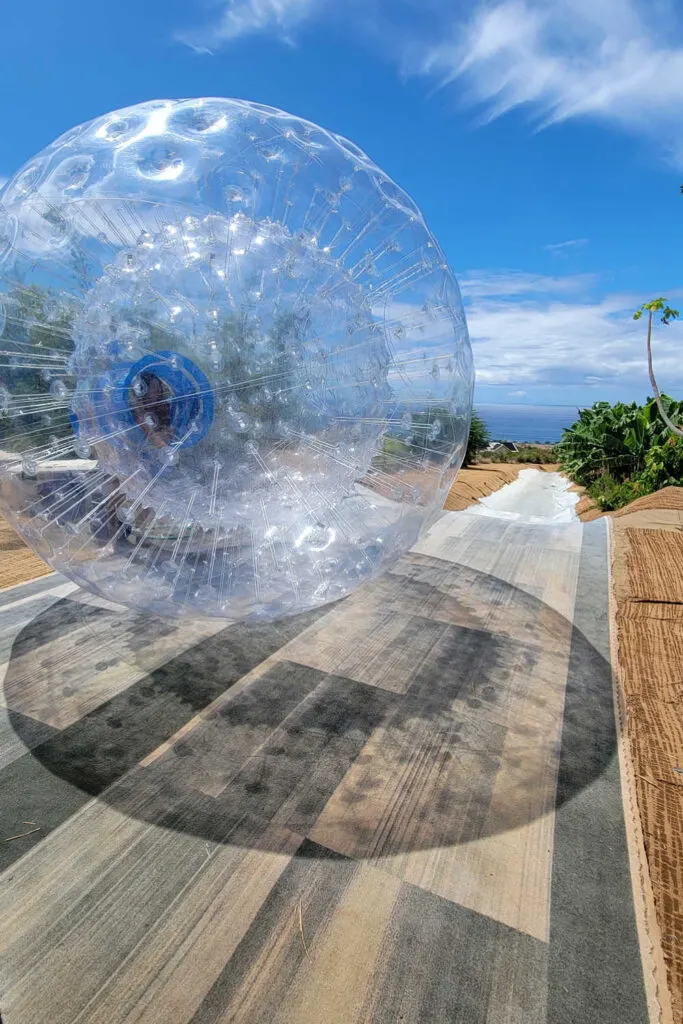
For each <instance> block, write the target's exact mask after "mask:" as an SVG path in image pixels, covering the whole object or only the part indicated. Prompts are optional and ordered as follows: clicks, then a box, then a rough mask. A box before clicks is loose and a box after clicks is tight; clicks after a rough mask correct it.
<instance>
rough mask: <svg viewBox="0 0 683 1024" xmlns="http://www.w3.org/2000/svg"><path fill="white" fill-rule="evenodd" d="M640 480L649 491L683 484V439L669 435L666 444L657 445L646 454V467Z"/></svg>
mask: <svg viewBox="0 0 683 1024" xmlns="http://www.w3.org/2000/svg"><path fill="white" fill-rule="evenodd" d="M640 481H641V483H642V485H643V487H646V488H647V491H648V492H651V491H658V490H660V488H662V487H677V486H681V484H683V439H682V438H680V437H669V438H668V439H667V440H666V441H665V442H664V444H658V445H655V446H654V447H653V448H651V449H650V451H649V452H648V453H647V455H646V456H645V469H644V470H643V472H642V473H641V474H640Z"/></svg>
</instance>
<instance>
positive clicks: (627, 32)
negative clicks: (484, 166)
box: [421, 0, 683, 159]
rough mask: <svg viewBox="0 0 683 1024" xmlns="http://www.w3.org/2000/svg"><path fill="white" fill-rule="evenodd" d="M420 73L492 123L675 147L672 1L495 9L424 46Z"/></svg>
mask: <svg viewBox="0 0 683 1024" xmlns="http://www.w3.org/2000/svg"><path fill="white" fill-rule="evenodd" d="M421 70H422V71H423V72H424V73H426V74H429V75H433V76H436V77H437V78H438V79H439V81H440V84H442V85H447V84H449V83H451V82H454V81H455V80H456V79H461V80H462V81H463V82H464V83H465V84H466V86H467V87H468V89H469V101H470V102H474V103H477V104H481V106H482V108H483V111H484V119H485V120H492V119H493V118H496V117H499V116H500V115H502V114H505V113H507V112H508V111H510V110H512V109H514V108H516V107H526V108H527V109H529V111H530V113H531V116H532V118H533V119H534V121H535V122H536V123H537V124H538V125H539V127H546V126H548V125H550V124H553V123H555V122H558V121H564V120H567V119H568V118H572V117H580V116H584V117H591V118H594V119H600V120H603V121H610V122H612V123H616V124H618V125H620V126H622V127H624V128H627V129H631V130H637V131H640V132H643V133H645V134H646V135H652V134H654V133H661V132H666V130H667V129H671V130H672V131H673V132H674V136H673V141H672V142H671V141H669V142H667V143H665V145H666V146H668V148H669V151H670V153H671V154H672V155H676V156H677V157H678V159H682V158H683V146H681V143H680V141H679V137H678V136H679V133H678V125H679V123H680V97H681V95H682V94H683V45H682V44H681V33H680V26H679V25H678V23H677V15H676V10H675V7H674V3H673V0H671V2H667V0H649V2H646V0H599V2H595V0H554V2H553V3H551V4H548V3H546V2H544V0H502V2H500V3H494V4H492V5H490V4H487V5H482V6H480V7H477V8H476V9H475V10H474V12H473V14H472V16H471V18H470V19H469V21H468V23H467V24H466V25H465V26H464V27H463V26H462V25H460V26H455V27H454V28H453V30H452V32H451V34H450V36H445V37H444V38H443V40H441V41H440V42H438V43H436V44H435V45H433V46H431V47H429V48H428V49H427V51H426V53H425V55H424V58H423V61H422V65H421Z"/></svg>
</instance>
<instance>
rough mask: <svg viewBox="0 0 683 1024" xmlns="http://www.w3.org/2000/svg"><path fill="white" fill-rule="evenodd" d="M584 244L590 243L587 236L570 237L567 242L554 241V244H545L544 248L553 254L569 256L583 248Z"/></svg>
mask: <svg viewBox="0 0 683 1024" xmlns="http://www.w3.org/2000/svg"><path fill="white" fill-rule="evenodd" d="M584 245H588V239H587V238H570V239H569V240H568V241H566V242H553V244H552V245H545V246H543V248H544V249H545V250H546V252H551V253H552V254H553V256H567V255H568V254H569V253H571V252H574V251H575V250H576V249H583V247H584Z"/></svg>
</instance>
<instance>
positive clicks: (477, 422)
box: [463, 412, 491, 466]
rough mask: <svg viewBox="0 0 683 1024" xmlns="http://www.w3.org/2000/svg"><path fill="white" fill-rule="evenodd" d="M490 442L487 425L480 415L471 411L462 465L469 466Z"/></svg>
mask: <svg viewBox="0 0 683 1024" xmlns="http://www.w3.org/2000/svg"><path fill="white" fill-rule="evenodd" d="M490 443H491V435H490V434H489V430H488V427H487V426H486V424H485V423H484V421H483V419H482V418H481V416H479V415H477V413H476V412H473V413H472V422H471V424H470V433H469V437H468V438H467V450H466V452H465V458H464V461H463V466H471V465H472V463H473V462H474V461H475V460H476V458H477V456H478V455H479V453H480V452H482V451H483V450H484V449H485V448H486V447H487V445H489V444H490Z"/></svg>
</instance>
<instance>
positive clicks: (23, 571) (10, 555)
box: [0, 516, 52, 589]
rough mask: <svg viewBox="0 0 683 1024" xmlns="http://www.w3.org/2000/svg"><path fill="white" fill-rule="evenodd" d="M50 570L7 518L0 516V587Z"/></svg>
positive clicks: (32, 577) (29, 578)
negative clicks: (15, 530)
mask: <svg viewBox="0 0 683 1024" xmlns="http://www.w3.org/2000/svg"><path fill="white" fill-rule="evenodd" d="M50 572H52V569H51V568H50V566H49V565H46V564H45V562H44V561H43V560H42V558H38V555H34V553H33V552H32V551H31V549H30V548H28V547H27V546H26V544H24V542H23V540H22V539H21V537H19V535H18V534H17V533H15V532H14V530H13V529H12V527H11V526H10V525H9V523H8V522H7V520H6V519H3V517H2V516H0V589H2V588H3V587H12V586H14V585H15V584H16V583H24V582H25V581H26V580H33V579H35V578H36V577H37V576H46V575H47V573H50Z"/></svg>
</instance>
